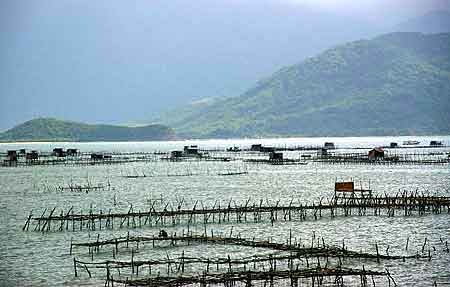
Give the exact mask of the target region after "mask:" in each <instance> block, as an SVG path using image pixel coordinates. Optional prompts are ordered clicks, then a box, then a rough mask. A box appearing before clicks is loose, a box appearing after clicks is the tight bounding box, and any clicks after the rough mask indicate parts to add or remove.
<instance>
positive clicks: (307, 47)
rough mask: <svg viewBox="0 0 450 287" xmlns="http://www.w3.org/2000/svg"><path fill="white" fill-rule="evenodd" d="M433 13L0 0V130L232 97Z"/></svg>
mask: <svg viewBox="0 0 450 287" xmlns="http://www.w3.org/2000/svg"><path fill="white" fill-rule="evenodd" d="M432 10H450V0H448V1H443V0H353V1H352V0H336V1H332V0H196V1H187V0H136V1H118V0H97V1H92V0H39V1H33V0H1V1H0V100H1V103H0V130H3V129H6V128H10V127H12V126H13V125H16V124H18V123H19V122H22V121H25V120H29V119H31V118H34V117H40V116H41V117H43V116H45V117H46V116H51V117H58V118H63V119H70V120H78V121H87V122H105V123H106V122H112V123H122V122H133V121H146V120H149V119H151V118H153V116H154V115H155V114H156V113H158V112H160V111H163V110H167V109H170V108H173V107H175V106H182V105H184V104H186V103H188V102H190V101H192V100H195V99H201V98H205V97H214V96H237V95H239V94H240V93H242V92H243V91H245V90H246V89H248V88H250V87H251V86H252V85H253V84H254V83H255V82H256V81H257V80H259V79H261V78H262V77H266V76H269V75H270V74H272V73H273V72H275V71H276V70H278V69H279V68H281V67H282V66H285V65H291V64H295V63H297V62H299V61H301V60H303V59H304V58H305V57H309V56H312V55H315V54H317V53H319V52H321V51H323V50H324V49H327V48H330V47H332V46H333V45H337V44H340V43H344V42H346V41H351V40H356V39H360V38H367V37H369V38H370V37H374V36H375V35H377V34H379V33H383V32H385V31H386V28H389V27H392V26H393V25H395V24H397V23H399V22H402V21H404V20H406V19H409V18H412V17H416V16H419V15H422V14H425V13H427V12H429V11H432ZM388 30H389V29H387V31H388Z"/></svg>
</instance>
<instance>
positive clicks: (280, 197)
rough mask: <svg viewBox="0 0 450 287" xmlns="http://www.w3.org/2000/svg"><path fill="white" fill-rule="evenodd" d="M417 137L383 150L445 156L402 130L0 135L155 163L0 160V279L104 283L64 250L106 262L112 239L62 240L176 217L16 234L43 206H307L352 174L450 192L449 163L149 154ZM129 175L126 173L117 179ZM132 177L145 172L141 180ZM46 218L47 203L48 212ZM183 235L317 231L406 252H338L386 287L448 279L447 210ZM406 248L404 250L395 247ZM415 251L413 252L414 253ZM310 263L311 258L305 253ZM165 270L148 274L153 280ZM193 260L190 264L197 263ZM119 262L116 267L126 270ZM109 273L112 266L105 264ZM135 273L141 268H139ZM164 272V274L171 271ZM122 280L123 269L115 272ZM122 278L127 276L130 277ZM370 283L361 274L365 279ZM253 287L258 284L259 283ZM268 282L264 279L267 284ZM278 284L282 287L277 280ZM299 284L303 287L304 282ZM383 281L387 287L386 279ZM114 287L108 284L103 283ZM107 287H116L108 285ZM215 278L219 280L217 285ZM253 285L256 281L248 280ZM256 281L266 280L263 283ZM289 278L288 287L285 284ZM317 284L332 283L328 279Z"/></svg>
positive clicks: (168, 250)
mask: <svg viewBox="0 0 450 287" xmlns="http://www.w3.org/2000/svg"><path fill="white" fill-rule="evenodd" d="M410 140H414V141H419V142H420V143H419V144H418V145H417V147H410V148H405V149H389V148H386V149H385V150H386V152H388V153H391V154H402V153H409V154H415V155H416V156H417V157H420V156H421V155H424V154H430V153H434V154H437V155H438V156H442V157H443V158H445V157H448V155H449V152H450V136H428V137H421V136H416V137H414V136H412V137H333V138H260V139H226V140H217V139H211V140H185V141H157V142H156V141H155V142H83V143H78V142H39V143H31V142H20V143H0V153H6V152H7V151H8V150H16V149H21V148H25V149H26V150H37V151H40V152H51V151H52V150H53V149H54V148H56V147H61V148H64V149H67V148H76V149H78V150H79V151H81V152H86V153H87V152H96V153H99V152H105V153H137V152H141V153H150V152H154V153H155V154H156V156H155V158H156V160H152V161H146V162H131V163H122V164H111V165H45V166H44V165H43V166H19V167H0V286H105V271H104V270H103V269H95V268H94V269H92V270H91V276H89V274H88V272H86V271H85V270H83V269H81V268H79V269H78V274H77V276H75V274H74V263H73V262H74V261H73V260H74V258H76V259H77V260H81V261H87V262H96V261H99V262H100V261H104V260H112V252H113V251H112V249H113V247H105V248H102V249H101V250H100V252H99V253H96V254H95V255H94V256H92V255H91V254H89V253H88V251H87V249H85V248H74V250H73V252H72V254H70V244H71V242H90V241H96V240H97V237H98V238H100V240H106V239H111V238H114V237H123V236H127V233H128V232H129V234H130V236H158V233H159V231H160V229H161V228H164V230H166V231H167V232H168V233H169V234H173V233H175V232H176V233H177V234H182V233H183V232H185V231H186V229H187V228H188V227H187V226H186V225H183V224H179V225H176V226H171V225H170V224H169V225H168V226H164V227H161V226H149V225H146V226H142V227H136V228H126V227H123V228H117V227H116V228H115V229H114V230H110V229H106V230H105V229H102V230H96V231H86V230H82V231H80V230H75V231H72V230H69V231H65V230H63V231H57V230H56V231H51V232H40V231H34V230H33V228H30V230H28V231H23V230H22V227H23V226H24V224H25V222H26V220H27V217H28V216H29V214H30V213H32V214H33V215H40V214H41V213H42V212H44V210H51V209H53V208H56V209H55V210H56V214H59V212H60V211H61V210H64V211H67V210H69V209H71V208H72V209H73V210H74V211H75V212H83V213H84V214H86V213H88V212H89V211H90V210H93V211H96V212H98V211H100V210H102V212H122V213H127V212H128V211H129V210H130V207H131V206H132V208H133V210H135V211H136V210H142V211H144V210H148V209H149V206H150V205H151V204H153V205H155V204H156V205H158V204H159V207H160V208H164V207H167V206H168V205H165V203H170V204H171V205H169V206H172V204H173V203H175V202H178V203H179V202H181V201H182V202H183V204H184V205H185V206H189V207H190V208H192V206H194V205H196V204H197V206H198V208H200V206H202V207H206V206H209V207H212V206H213V205H214V204H215V203H217V202H221V203H222V206H226V205H228V204H235V205H244V204H245V203H246V202H247V201H249V202H258V203H259V202H264V204H271V205H275V204H277V202H278V204H285V205H287V204H289V203H293V204H312V203H313V202H319V201H320V200H325V199H327V198H331V197H332V196H333V194H334V184H335V182H336V181H354V182H355V184H356V185H357V186H361V187H364V188H366V187H367V188H368V187H370V189H371V190H372V191H373V193H375V194H380V195H392V196H393V195H396V194H398V193H399V192H400V193H401V192H402V191H409V192H419V193H423V194H430V195H439V196H450V167H449V164H431V165H425V164H387V165H379V164H331V163H319V162H313V161H310V162H307V164H299V165H267V164H253V163H247V162H243V161H240V160H233V161H183V162H171V161H164V160H159V159H158V157H159V156H161V157H162V156H163V155H162V154H163V153H167V152H170V151H173V150H182V149H183V147H184V146H190V145H197V146H198V147H199V148H200V149H204V150H211V151H214V150H223V149H226V148H229V147H238V148H240V149H247V148H250V146H251V145H253V144H262V145H264V146H273V147H279V148H289V147H299V146H303V147H317V146H323V145H324V143H325V142H333V143H334V145H335V147H336V150H337V151H349V152H362V153H365V152H367V151H368V150H369V149H371V148H373V147H380V146H383V147H387V146H389V145H390V143H392V142H396V143H398V144H399V145H400V146H401V145H402V143H404V142H406V141H410ZM433 140H437V141H441V142H442V144H443V147H437V148H428V147H426V146H428V145H429V143H430V141H433ZM315 152H316V151H288V152H286V156H287V157H290V158H294V159H301V158H302V157H301V155H304V154H308V153H309V154H314V153H315ZM235 171H236V172H239V171H245V173H243V174H236V175H231V176H220V174H223V173H227V172H228V173H230V172H231V173H233V172H235ZM129 175H137V176H136V177H127V176H129ZM140 175H146V176H145V177H144V176H140ZM71 184H72V185H73V184H77V185H85V184H89V185H92V186H95V185H103V186H108V188H107V189H106V188H105V190H101V191H92V192H88V193H85V192H70V191H61V190H58V187H63V186H69V185H71ZM47 214H48V211H47ZM189 228H190V232H193V233H196V234H202V233H203V232H205V230H206V232H207V233H208V234H209V233H210V232H214V234H215V235H222V236H228V235H230V234H231V233H232V234H234V235H235V236H240V237H241V238H251V239H254V240H269V241H271V242H280V243H285V242H286V238H289V237H292V238H295V240H296V241H297V242H302V243H301V244H303V245H306V246H308V244H310V242H311V241H315V240H316V239H318V238H320V239H322V238H323V241H324V242H326V243H327V244H329V245H332V246H342V245H345V248H347V249H349V250H354V251H363V252H368V253H372V254H373V253H375V250H376V249H375V248H376V247H378V249H379V252H380V253H381V254H390V255H399V256H409V255H420V256H419V257H420V258H411V259H410V258H408V259H405V260H382V261H380V262H377V261H376V260H371V259H345V260H344V259H343V260H344V262H343V264H344V265H346V266H350V267H352V268H362V266H364V268H365V269H366V270H377V271H383V272H384V271H386V270H388V271H389V273H390V275H391V276H392V278H393V280H395V284H396V285H397V286H449V285H450V254H449V253H447V252H446V247H445V243H446V242H448V241H450V214H449V213H448V212H446V211H445V212H442V213H441V214H425V215H418V214H413V215H411V216H403V215H402V214H396V215H395V216H393V217H390V216H387V215H386V214H381V215H379V216H373V215H365V216H361V215H358V214H352V215H349V216H336V217H334V218H331V217H329V216H324V217H322V218H318V219H314V218H309V219H307V220H292V221H285V220H281V219H280V220H277V221H275V222H274V223H273V224H272V222H271V221H269V220H267V221H262V222H257V223H255V222H253V221H252V220H249V221H247V222H236V221H233V220H231V221H230V222H225V223H220V224H219V223H217V222H215V223H211V224H207V225H203V224H197V225H191V226H190V227H189ZM407 245H408V248H406V246H407ZM131 249H132V247H131V246H130V247H129V248H124V249H121V250H120V252H119V253H118V254H115V257H116V260H123V261H127V260H128V261H129V260H130V259H131V253H132V252H131ZM268 252H270V250H259V249H257V248H249V247H240V246H228V245H208V244H192V245H189V246H186V245H181V246H175V247H171V246H163V247H158V248H152V246H150V245H147V246H141V247H140V248H139V249H135V250H133V256H134V260H150V259H156V258H162V259H165V258H175V257H177V256H179V255H180V254H185V255H186V256H191V257H202V258H224V257H225V258H227V257H228V256H230V257H231V258H244V257H249V256H254V255H256V254H258V255H261V254H267V253H268ZM422 255H424V256H423V258H422ZM311 260H312V259H311ZM167 268H168V267H167V266H162V267H161V268H160V270H158V269H155V270H153V276H155V275H154V274H155V273H156V272H158V273H160V275H161V276H163V275H164V274H165V272H166V271H167V270H166V269H167ZM196 268H198V269H196ZM202 268H204V267H192V268H191V269H189V270H188V271H187V272H191V273H194V274H195V273H201V272H203V269H202ZM126 271H127V270H123V271H122V272H123V273H126ZM114 272H116V271H114ZM144 275H145V274H141V276H144ZM172 275H173V274H172ZM122 276H125V275H122ZM130 276H131V275H130ZM374 280H375V282H376V286H394V283H393V282H391V281H389V280H388V279H386V278H385V277H383V278H381V279H374ZM369 281H370V282H369V283H370V284H369V286H372V285H371V284H372V280H369ZM345 282H346V284H347V285H346V286H360V284H361V282H360V280H359V279H357V278H356V279H355V278H353V279H351V278H350V279H349V281H345ZM261 284H262V283H261ZM277 284H278V283H275V286H277ZM279 284H280V285H281V284H282V283H279ZM301 284H302V285H300V286H313V285H312V283H311V282H310V281H304V282H301ZM388 284H392V285H388ZM114 286H116V284H115V285H114ZM117 286H121V285H119V284H117ZM221 286H223V285H221ZM255 286H256V285H255ZM264 286H265V285H264ZM286 286H289V285H286ZM328 286H334V285H332V284H331V283H330V285H328Z"/></svg>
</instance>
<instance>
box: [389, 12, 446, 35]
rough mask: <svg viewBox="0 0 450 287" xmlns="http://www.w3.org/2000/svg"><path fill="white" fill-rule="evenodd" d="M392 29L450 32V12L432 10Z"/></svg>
mask: <svg viewBox="0 0 450 287" xmlns="http://www.w3.org/2000/svg"><path fill="white" fill-rule="evenodd" d="M392 31H396V32H422V33H446V32H450V12H449V11H432V12H429V13H427V14H425V15H422V16H419V17H416V18H412V19H409V20H407V21H405V22H402V23H400V24H398V25H396V26H394V28H393V29H392Z"/></svg>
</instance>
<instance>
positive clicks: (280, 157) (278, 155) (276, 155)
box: [269, 152, 283, 161]
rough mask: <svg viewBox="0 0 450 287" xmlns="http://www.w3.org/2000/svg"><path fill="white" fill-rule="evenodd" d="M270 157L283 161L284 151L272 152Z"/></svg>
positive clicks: (272, 159)
mask: <svg viewBox="0 0 450 287" xmlns="http://www.w3.org/2000/svg"><path fill="white" fill-rule="evenodd" d="M269 159H270V160H271V161H283V153H282V152H271V153H270V154H269Z"/></svg>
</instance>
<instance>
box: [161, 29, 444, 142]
mask: <svg viewBox="0 0 450 287" xmlns="http://www.w3.org/2000/svg"><path fill="white" fill-rule="evenodd" d="M449 111H450V34H448V33H447V34H428V35H426V34H420V33H393V34H387V35H383V36H379V37H377V38H374V39H372V40H360V41H355V42H351V43H347V44H344V45H340V46H337V47H335V48H332V49H330V50H327V51H325V52H324V53H321V54H319V55H318V56H316V57H312V58H310V59H307V60H305V61H303V62H301V63H300V64H297V65H293V66H288V67H285V68H283V69H281V70H279V71H278V72H276V73H275V74H274V75H272V76H271V77H269V78H267V79H265V80H262V81H260V82H258V83H257V84H256V85H255V86H254V87H253V88H251V89H249V90H248V91H247V92H245V93H244V94H243V95H241V96H239V97H232V98H226V99H217V100H215V101H209V102H200V103H196V104H194V105H192V106H190V107H186V109H185V110H184V111H176V112H174V113H169V114H168V115H166V117H165V118H163V122H164V123H166V124H168V125H170V126H172V127H175V128H176V130H177V132H178V133H180V134H181V135H185V136H187V137H189V136H193V137H200V138H202V137H206V138H209V137H221V138H228V137H258V136H274V135H275V136H290V135H298V136H363V135H364V136H365V135H418V134H421V135H422V134H423V135H426V134H448V133H450V125H449V123H450V113H449ZM164 119H165V121H164Z"/></svg>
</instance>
